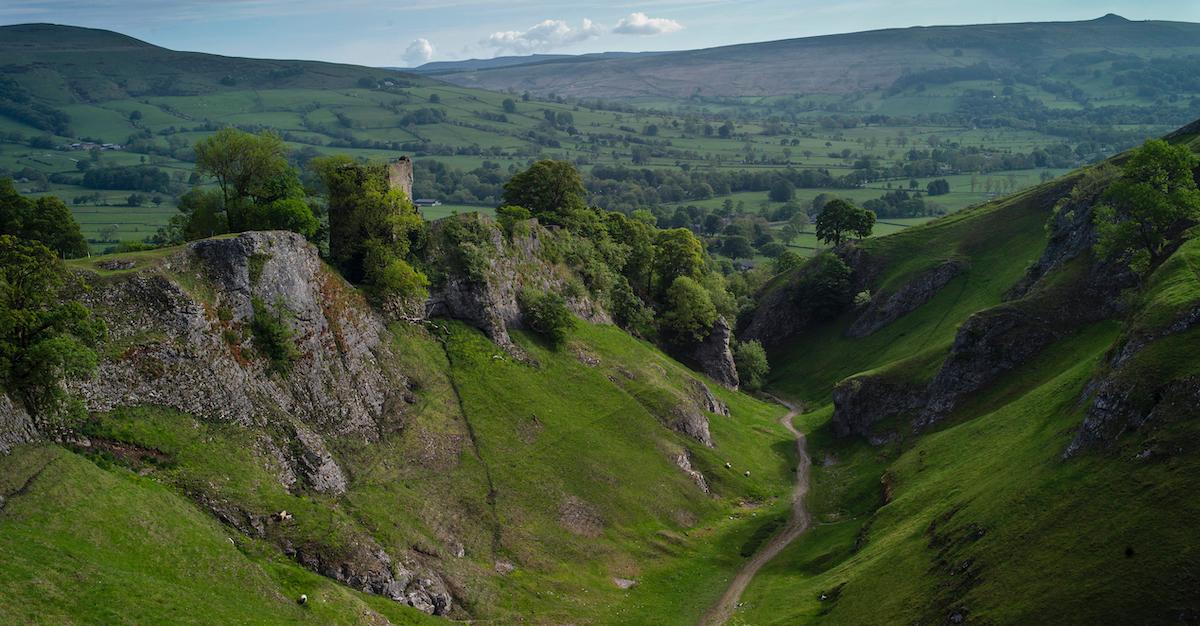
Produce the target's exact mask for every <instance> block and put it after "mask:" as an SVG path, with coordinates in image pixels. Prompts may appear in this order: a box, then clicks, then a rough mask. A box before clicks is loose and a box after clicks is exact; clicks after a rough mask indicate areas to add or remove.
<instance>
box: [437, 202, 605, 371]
mask: <svg viewBox="0 0 1200 626" xmlns="http://www.w3.org/2000/svg"><path fill="white" fill-rule="evenodd" d="M455 220H458V221H459V222H460V223H459V224H456V223H455ZM464 224H466V225H469V226H471V227H472V228H473V229H474V230H475V232H478V233H482V236H481V237H480V239H481V241H477V242H471V243H470V244H469V245H472V246H473V247H474V248H476V249H478V250H479V252H480V253H481V254H482V255H484V257H485V258H486V260H487V267H486V269H484V270H483V271H481V272H480V273H479V274H481V275H478V274H475V275H473V273H472V272H465V271H462V270H454V269H453V268H454V267H455V265H456V263H455V262H453V261H452V260H448V259H452V258H453V257H454V256H455V255H456V254H459V252H458V251H457V250H453V249H449V248H451V247H453V245H452V244H450V243H447V241H446V240H447V239H448V238H447V237H445V236H443V235H444V232H445V231H446V230H447V229H449V228H455V227H459V226H462V225H464ZM522 226H524V228H523V229H522V230H521V231H520V232H516V233H514V234H513V235H512V236H511V237H509V236H507V235H505V233H504V232H503V231H502V230H501V229H500V227H499V225H498V224H496V223H495V222H494V221H493V220H490V219H488V218H485V217H481V216H479V215H476V214H470V215H461V216H457V217H452V218H447V219H444V220H438V221H437V222H434V224H433V230H434V232H433V236H432V237H431V239H433V241H434V242H435V244H434V246H433V249H432V251H431V252H430V257H431V259H432V261H431V262H432V263H434V264H436V265H437V266H438V267H444V268H451V270H450V271H448V272H447V273H446V274H445V275H444V276H443V277H442V278H441V280H440V281H439V283H438V284H436V285H435V286H434V287H433V288H432V289H431V290H430V295H429V300H428V301H427V302H426V305H425V315H426V316H427V317H450V318H453V319H458V320H462V321H464V322H466V323H468V324H470V325H471V326H474V327H476V328H478V329H480V330H482V331H483V332H484V334H486V335H487V336H488V338H490V339H491V340H492V341H494V342H495V343H496V344H497V345H499V346H501V347H502V348H504V349H505V350H507V351H509V352H510V353H512V354H514V355H515V356H520V355H518V354H516V353H517V352H518V351H517V348H516V346H515V344H513V342H512V339H511V338H510V337H509V335H508V329H509V328H518V329H519V328H524V320H523V319H522V316H521V307H520V305H519V304H518V301H517V298H518V296H519V295H520V293H521V290H522V289H524V288H527V287H528V288H533V289H538V290H541V291H548V292H549V291H552V292H557V293H563V292H564V291H566V289H565V286H566V285H567V284H568V283H569V282H570V281H571V279H572V277H571V275H570V272H569V270H567V269H566V268H565V267H562V266H556V265H553V264H550V263H548V262H546V261H545V260H544V259H543V258H542V254H541V253H542V239H543V237H544V236H546V234H547V231H546V230H545V229H544V228H542V227H541V226H539V225H538V223H537V221H536V220H528V221H527V222H525V223H523V224H522ZM565 299H566V302H567V307H568V308H570V309H571V311H572V312H573V313H575V314H576V315H578V316H580V317H582V318H584V319H586V320H588V321H590V322H594V323H598V324H609V323H612V320H611V318H609V316H608V314H607V313H606V312H605V311H604V309H603V308H601V307H600V306H599V304H597V303H596V302H594V301H592V300H591V298H589V297H588V296H587V295H582V296H572V295H570V294H567V295H566V296H565Z"/></svg>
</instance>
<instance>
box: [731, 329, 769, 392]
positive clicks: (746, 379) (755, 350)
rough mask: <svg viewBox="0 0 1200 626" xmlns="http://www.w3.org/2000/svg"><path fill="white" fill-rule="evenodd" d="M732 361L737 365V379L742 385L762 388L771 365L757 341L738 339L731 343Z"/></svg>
mask: <svg viewBox="0 0 1200 626" xmlns="http://www.w3.org/2000/svg"><path fill="white" fill-rule="evenodd" d="M733 363H734V365H735V366H737V373H738V380H740V381H741V383H742V387H744V388H746V389H749V390H750V391H755V390H758V389H762V386H763V384H764V383H766V381H767V374H768V373H769V372H770V371H771V367H770V365H769V364H768V362H767V351H766V350H764V349H763V347H762V344H761V343H759V342H758V341H744V342H743V341H739V342H736V343H735V344H734V345H733Z"/></svg>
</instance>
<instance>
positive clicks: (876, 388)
mask: <svg viewBox="0 0 1200 626" xmlns="http://www.w3.org/2000/svg"><path fill="white" fill-rule="evenodd" d="M927 399H928V398H927V392H926V390H925V387H924V386H923V385H912V384H908V383H904V382H897V381H890V380H888V379H887V378H885V377H883V376H879V375H864V376H855V377H853V378H848V379H846V380H843V381H841V382H839V383H838V384H837V385H836V386H834V388H833V417H832V419H831V424H832V426H833V432H834V435H836V436H838V437H845V436H848V435H858V436H861V437H866V438H868V439H871V438H877V436H876V434H875V433H874V431H873V428H872V427H873V426H874V425H875V424H876V423H877V422H880V421H883V420H885V419H888V418H891V417H895V416H898V415H915V414H916V413H917V412H919V411H920V410H921V409H922V408H924V406H925V404H926V402H927Z"/></svg>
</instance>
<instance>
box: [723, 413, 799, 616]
mask: <svg viewBox="0 0 1200 626" xmlns="http://www.w3.org/2000/svg"><path fill="white" fill-rule="evenodd" d="M772 398H774V399H775V401H776V402H779V403H780V404H782V405H784V406H786V407H787V408H788V412H787V415H784V416H783V418H781V419H780V420H779V423H780V424H782V425H783V427H784V428H786V429H787V430H788V432H790V433H791V434H792V435H793V436H794V437H795V438H796V459H797V461H796V486H795V488H794V489H793V490H792V510H791V515H789V516H788V521H787V523H786V524H785V525H784V527H783V528H782V529H781V530H780V531H779V532H777V533H775V535H773V536H772V537H771V539H770V540H768V541H767V542H766V543H765V544H763V545H762V546H761V547H760V548H759V549H758V551H756V552H755V553H754V554H753V555H752V556H751V557H750V558H749V559H748V560H747V561H746V562H745V563H744V564H743V565H742V568H741V569H740V570H738V572H737V574H735V575H734V577H733V579H732V580H730V581H729V586H728V587H726V588H725V592H724V593H723V594H721V597H720V599H718V600H717V602H716V603H715V604H713V605H712V607H710V608H709V609H708V611H706V612H705V613H704V615H703V616H702V617H701V618H700V625H701V626H720V625H721V624H724V623H725V622H727V621H728V620H729V618H730V617H732V616H733V612H734V610H735V609H736V608H737V605H738V600H739V599H741V597H742V593H743V592H744V591H745V590H746V586H747V585H749V584H750V581H751V580H754V576H755V575H757V574H758V571H759V570H760V569H762V567H763V566H764V565H766V564H767V563H769V562H770V561H771V559H773V558H775V556H776V555H778V554H779V553H780V552H782V551H783V549H784V548H786V547H787V546H788V545H789V544H791V543H792V542H793V541H795V540H796V539H797V538H798V537H799V536H800V535H802V534H804V532H805V531H806V530H808V527H809V525H810V522H811V519H810V517H809V514H808V507H806V506H805V502H804V499H805V496H807V495H808V483H809V474H810V469H811V468H812V459H810V458H809V456H808V446H807V445H806V441H805V439H804V433H802V432H800V431H799V430H796V427H795V426H794V425H792V419H793V418H795V417H796V414H797V413H798V412H799V410H798V409H797V408H796V407H795V406H794V405H792V404H791V403H789V402H786V401H784V400H782V399H780V398H775V397H774V396H772Z"/></svg>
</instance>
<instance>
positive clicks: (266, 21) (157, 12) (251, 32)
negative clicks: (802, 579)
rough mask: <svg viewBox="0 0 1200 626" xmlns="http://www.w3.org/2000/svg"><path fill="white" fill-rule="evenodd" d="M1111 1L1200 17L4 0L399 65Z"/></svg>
mask: <svg viewBox="0 0 1200 626" xmlns="http://www.w3.org/2000/svg"><path fill="white" fill-rule="evenodd" d="M1106 13H1116V14H1118V15H1121V16H1123V17H1126V18H1128V19H1131V20H1147V19H1154V20H1174V21H1184V22H1200V0H1136V1H1130V0H1004V1H1002V2H964V1H962V0H821V1H815V0H740V1H739V0H614V1H611V2H595V1H591V0H574V1H572V0H555V1H533V0H504V1H501V2H496V1H490V2H487V1H481V0H405V1H400V0H90V1H87V0H0V24H21V23H28V22H52V23H57V24H71V25H74V26H87V27H92V28H104V29H109V30H115V31H118V32H121V33H124V34H127V35H131V36H133V37H137V38H138V39H143V40H145V41H148V42H150V43H153V44H156V45H160V46H164V47H167V48H172V49H175V50H192V51H199V52H211V53H216V54H225V55H231V56H245V57H260V58H273V59H314V60H322V61H336V62H343V63H354V64H359V65H371V66H400V67H413V66H416V65H420V64H422V63H426V62H428V61H448V60H459V59H468V58H491V57H495V56H508V55H514V54H518V55H520V54H531V53H565V54H578V53H585V52H604V51H616V50H619V51H643V50H687V49H695V48H707V47H712V46H720V45H726V44H734V43H749V42H756V41H769V40H774V39H787V38H791V37H806V36H811V35H825V34H832V33H846V32H854V31H861V30H873V29H878V28H895V27H906V26H931V25H940V24H980V23H998V22H1028V21H1058V20H1086V19H1093V18H1097V17H1100V16H1101V15H1104V14H1106Z"/></svg>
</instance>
